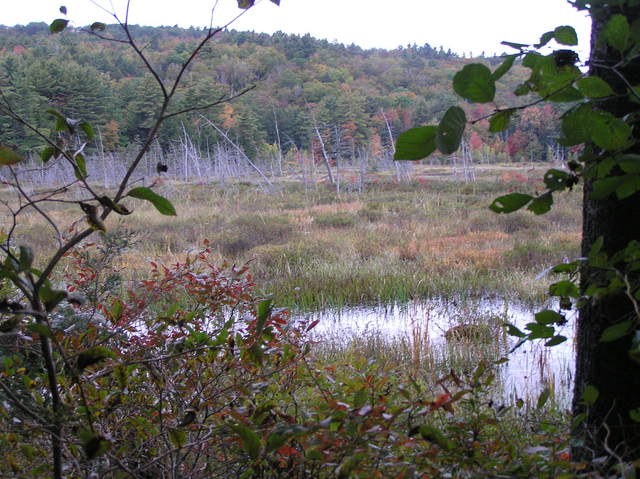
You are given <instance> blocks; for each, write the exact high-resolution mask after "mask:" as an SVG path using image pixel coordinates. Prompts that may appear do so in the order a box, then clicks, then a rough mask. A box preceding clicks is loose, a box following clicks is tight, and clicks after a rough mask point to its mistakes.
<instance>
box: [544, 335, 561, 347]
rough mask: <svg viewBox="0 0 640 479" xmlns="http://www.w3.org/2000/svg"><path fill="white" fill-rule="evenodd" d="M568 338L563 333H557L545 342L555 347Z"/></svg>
mask: <svg viewBox="0 0 640 479" xmlns="http://www.w3.org/2000/svg"><path fill="white" fill-rule="evenodd" d="M566 340H567V337H566V336H562V335H560V334H559V335H557V336H554V337H553V338H551V339H550V340H549V341H547V342H546V343H544V345H545V346H549V347H553V346H557V345H558V344H562V343H564V342H565V341H566Z"/></svg>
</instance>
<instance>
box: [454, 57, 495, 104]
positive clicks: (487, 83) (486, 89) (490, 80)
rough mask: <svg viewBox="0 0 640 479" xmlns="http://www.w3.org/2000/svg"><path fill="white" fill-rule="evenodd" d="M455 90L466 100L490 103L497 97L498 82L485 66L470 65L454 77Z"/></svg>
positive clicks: (479, 64) (480, 64)
mask: <svg viewBox="0 0 640 479" xmlns="http://www.w3.org/2000/svg"><path fill="white" fill-rule="evenodd" d="M453 89H454V90H455V92H456V93H457V94H458V95H460V96H461V97H462V98H464V99H465V100H469V101H471V102H474V103H489V102H491V101H493V98H494V97H495V95H496V82H495V79H494V77H493V74H492V73H491V70H489V68H487V67H486V66H485V65H483V64H482V63H470V64H469V65H465V67H464V68H463V69H462V70H460V71H459V72H458V73H456V74H455V76H454V77H453Z"/></svg>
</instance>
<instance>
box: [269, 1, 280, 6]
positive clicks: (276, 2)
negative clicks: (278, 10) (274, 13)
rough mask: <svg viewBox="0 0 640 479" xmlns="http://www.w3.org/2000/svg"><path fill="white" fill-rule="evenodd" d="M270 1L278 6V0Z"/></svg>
mask: <svg viewBox="0 0 640 479" xmlns="http://www.w3.org/2000/svg"><path fill="white" fill-rule="evenodd" d="M270 1H271V3H275V4H276V5H278V6H280V0H270Z"/></svg>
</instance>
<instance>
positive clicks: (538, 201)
mask: <svg viewBox="0 0 640 479" xmlns="http://www.w3.org/2000/svg"><path fill="white" fill-rule="evenodd" d="M552 205H553V194H552V193H551V192H550V191H547V192H546V193H543V194H542V195H540V196H538V197H537V198H534V200H533V201H532V202H531V203H530V204H529V206H528V208H527V209H528V210H529V211H531V212H533V213H534V214H536V215H543V214H545V213H548V212H549V211H551V206H552Z"/></svg>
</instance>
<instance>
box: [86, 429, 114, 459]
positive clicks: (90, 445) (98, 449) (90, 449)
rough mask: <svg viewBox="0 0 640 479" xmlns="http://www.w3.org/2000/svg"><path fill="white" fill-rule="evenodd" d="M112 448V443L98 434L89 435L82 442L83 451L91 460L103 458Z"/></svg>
mask: <svg viewBox="0 0 640 479" xmlns="http://www.w3.org/2000/svg"><path fill="white" fill-rule="evenodd" d="M110 447H111V442H110V441H109V440H108V439H106V438H105V437H104V436H100V435H98V434H94V433H87V434H85V435H84V438H83V440H82V449H83V450H84V453H85V455H86V456H87V459H89V460H92V459H95V458H96V457H100V456H102V455H103V454H104V453H106V452H107V451H108V450H109V448H110Z"/></svg>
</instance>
